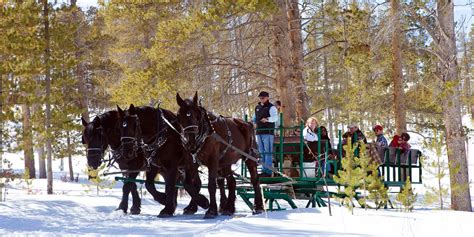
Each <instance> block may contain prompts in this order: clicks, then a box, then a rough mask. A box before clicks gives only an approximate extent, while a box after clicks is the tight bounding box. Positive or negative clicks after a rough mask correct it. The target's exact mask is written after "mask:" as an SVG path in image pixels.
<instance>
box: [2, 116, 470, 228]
mask: <svg viewBox="0 0 474 237" xmlns="http://www.w3.org/2000/svg"><path fill="white" fill-rule="evenodd" d="M463 123H464V125H466V124H467V126H468V127H470V128H473V126H472V120H471V119H470V118H467V119H466V118H465V120H464V121H463ZM473 154H474V139H473V137H472V134H471V138H470V140H469V155H468V160H469V169H470V170H469V172H470V177H471V180H472V177H473V174H474V167H473V165H474V155H473ZM4 157H6V158H7V159H8V160H9V161H11V162H12V165H13V166H12V167H13V168H14V169H15V170H17V171H21V170H22V167H23V161H22V160H21V159H20V157H21V154H6V155H5V156H4ZM85 162H86V161H85V158H84V157H75V158H74V166H75V169H76V172H75V173H79V183H74V182H73V183H71V182H63V181H61V180H60V177H61V176H64V175H65V174H66V173H67V172H61V171H59V161H54V163H53V169H54V171H55V175H54V177H55V179H54V184H53V188H54V195H47V194H46V180H44V179H36V180H33V183H32V186H31V188H30V189H31V194H27V192H28V191H27V189H26V183H25V182H24V181H22V180H20V179H17V180H15V181H13V182H10V183H9V184H8V187H7V190H8V193H7V195H6V200H5V202H0V235H2V236H3V235H7V236H8V235H14V236H17V235H34V236H52V235H54V236H56V235H88V236H102V235H173V236H276V235H278V236H472V235H473V234H472V233H473V232H472V225H473V224H474V213H473V212H458V211H451V210H437V207H436V205H434V206H430V207H427V206H425V205H424V204H423V202H422V201H423V200H422V199H423V198H422V197H423V193H424V191H425V187H424V185H414V189H415V192H417V193H418V202H417V204H416V206H415V210H414V212H412V213H406V212H402V211H401V210H400V209H387V210H372V209H368V210H364V209H362V208H355V209H354V215H351V213H350V211H348V210H347V209H346V208H344V207H341V206H340V205H339V203H338V202H337V201H336V200H332V216H329V213H328V208H327V207H321V208H304V206H305V205H306V202H307V200H295V203H296V204H297V205H298V206H299V207H300V208H299V209H291V208H290V207H289V206H288V205H285V204H283V203H281V202H280V204H283V205H282V206H284V207H286V208H287V210H285V211H277V212H267V213H264V214H261V215H252V214H251V211H250V209H249V208H248V207H247V206H246V205H245V203H244V202H243V201H242V200H241V199H240V197H238V198H237V203H236V210H237V211H236V214H235V215H234V216H233V217H227V216H218V217H217V218H216V219H212V220H204V219H203V216H204V213H205V210H203V209H199V211H198V212H197V213H196V214H195V215H192V216H184V215H182V211H183V208H184V207H185V206H186V205H187V204H188V202H189V197H188V196H187V195H185V196H182V197H179V198H178V207H177V210H176V213H175V216H174V217H172V218H165V219H162V218H158V217H157V215H158V213H159V212H160V210H161V209H162V208H163V206H162V205H160V204H158V203H156V202H155V201H153V200H152V198H151V197H150V195H149V194H147V193H146V192H144V194H143V197H142V208H141V210H142V212H141V214H140V215H136V216H132V215H126V214H123V213H122V212H121V211H115V209H116V208H117V207H118V205H119V203H120V200H121V196H122V195H121V194H122V191H121V183H116V184H115V185H114V186H113V187H112V188H110V189H103V190H100V192H99V195H97V194H96V193H95V190H94V189H93V188H92V187H90V186H89V185H90V184H89V181H88V180H87V177H86V175H85V173H84V171H83V170H85ZM66 169H67V168H66ZM424 175H425V176H424V177H423V178H424V184H427V183H428V184H430V185H432V184H434V182H435V180H434V179H432V178H431V177H427V173H426V172H425V173H424ZM445 183H447V184H449V180H445ZM138 186H139V188H143V190H145V188H144V187H143V186H142V185H138ZM157 187H158V188H159V189H160V190H161V191H163V188H164V187H162V186H157ZM88 190H89V191H88ZM90 190H93V191H90ZM392 191H398V190H396V189H395V190H392ZM201 192H202V193H203V194H205V195H207V190H203V191H201ZM391 195H392V196H391V197H392V200H393V199H394V196H393V195H394V194H391ZM471 197H472V200H473V205H474V188H473V187H472V185H471ZM447 204H449V202H448V203H447ZM130 206H131V197H130V199H129V207H130Z"/></svg>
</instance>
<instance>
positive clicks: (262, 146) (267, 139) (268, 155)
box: [257, 134, 275, 174]
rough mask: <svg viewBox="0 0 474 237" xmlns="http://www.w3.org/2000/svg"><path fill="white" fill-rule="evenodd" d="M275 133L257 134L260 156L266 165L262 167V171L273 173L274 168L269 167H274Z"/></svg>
mask: <svg viewBox="0 0 474 237" xmlns="http://www.w3.org/2000/svg"><path fill="white" fill-rule="evenodd" d="M274 137H275V136H274V135H273V134H258V135H257V145H258V151H259V152H260V157H261V159H262V161H263V164H264V166H263V167H262V173H266V174H272V173H273V172H272V170H271V169H268V168H269V167H273V162H272V161H273V154H272V152H273V140H274Z"/></svg>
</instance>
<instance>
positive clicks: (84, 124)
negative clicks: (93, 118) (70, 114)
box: [81, 117, 88, 127]
mask: <svg viewBox="0 0 474 237" xmlns="http://www.w3.org/2000/svg"><path fill="white" fill-rule="evenodd" d="M81 121H82V126H84V127H85V126H87V124H88V123H87V121H86V120H85V119H84V118H83V117H81Z"/></svg>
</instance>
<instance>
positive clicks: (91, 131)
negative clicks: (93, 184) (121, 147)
mask: <svg viewBox="0 0 474 237" xmlns="http://www.w3.org/2000/svg"><path fill="white" fill-rule="evenodd" d="M81 120H82V125H83V126H84V129H83V131H82V144H84V145H86V147H87V165H88V166H89V167H90V168H92V169H97V168H99V166H100V165H101V164H102V159H103V157H104V154H105V150H106V149H107V146H108V142H107V136H106V135H105V133H104V131H103V130H104V129H103V128H102V123H101V120H100V118H99V117H95V119H94V120H93V121H92V122H90V123H88V122H87V121H86V120H84V118H81Z"/></svg>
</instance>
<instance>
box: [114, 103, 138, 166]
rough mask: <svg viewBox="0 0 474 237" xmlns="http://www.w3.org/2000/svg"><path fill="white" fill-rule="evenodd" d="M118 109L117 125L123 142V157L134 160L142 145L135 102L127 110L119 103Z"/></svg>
mask: <svg viewBox="0 0 474 237" xmlns="http://www.w3.org/2000/svg"><path fill="white" fill-rule="evenodd" d="M117 110H118V123H117V126H119V130H120V141H121V142H122V149H121V152H122V157H124V158H125V159H126V160H132V159H134V158H135V157H137V152H138V149H139V148H140V145H141V127H140V119H139V118H138V115H137V113H136V111H135V106H134V105H133V104H131V105H130V107H129V108H128V110H125V111H124V110H122V109H121V108H120V107H119V106H118V105H117Z"/></svg>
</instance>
